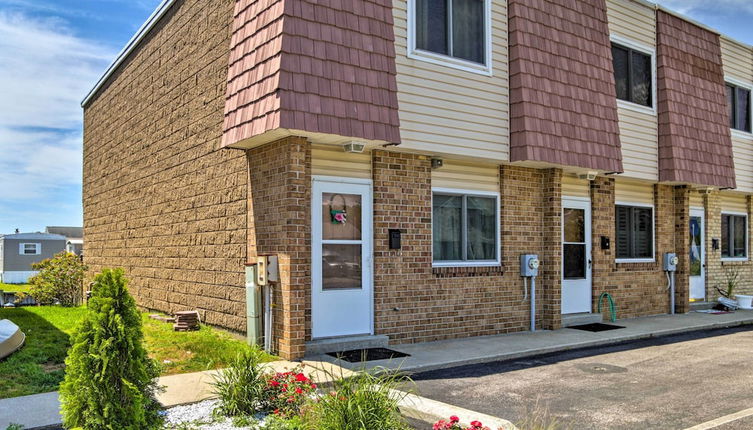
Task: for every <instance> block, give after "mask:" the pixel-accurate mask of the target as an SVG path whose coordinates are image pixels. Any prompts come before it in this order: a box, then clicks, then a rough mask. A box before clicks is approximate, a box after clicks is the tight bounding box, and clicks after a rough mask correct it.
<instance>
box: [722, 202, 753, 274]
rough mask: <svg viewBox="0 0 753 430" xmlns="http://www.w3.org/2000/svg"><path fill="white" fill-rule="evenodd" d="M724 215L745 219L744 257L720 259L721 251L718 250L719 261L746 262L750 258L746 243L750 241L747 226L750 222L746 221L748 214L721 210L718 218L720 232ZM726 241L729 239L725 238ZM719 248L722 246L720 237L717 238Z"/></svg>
mask: <svg viewBox="0 0 753 430" xmlns="http://www.w3.org/2000/svg"><path fill="white" fill-rule="evenodd" d="M724 215H732V216H741V217H744V218H745V257H722V256H721V255H722V252H723V250H722V249H720V252H719V256H720V258H721V260H722V261H730V262H731V261H748V259H749V258H750V252H749V251H750V250H749V248H750V245H749V243H748V241H750V224H748V223H749V222H750V220H749V219H748V214H747V213H745V212H736V211H725V210H722V212H721V215H720V216H719V229H720V231H721V228H722V217H723V216H724ZM727 240H729V238H727ZM719 246H720V247H721V246H722V238H721V237H720V238H719Z"/></svg>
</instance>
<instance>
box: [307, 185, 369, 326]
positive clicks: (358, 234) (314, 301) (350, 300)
mask: <svg viewBox="0 0 753 430" xmlns="http://www.w3.org/2000/svg"><path fill="white" fill-rule="evenodd" d="M312 194H313V196H312V197H313V204H312V228H311V231H312V241H311V247H312V260H311V280H312V281H311V283H312V285H311V287H312V288H311V334H312V337H313V338H324V337H334V336H348V335H358V334H371V333H372V332H373V328H372V326H373V324H372V314H373V309H374V306H373V303H372V283H373V280H372V244H371V239H372V233H371V231H372V229H371V225H372V215H371V185H370V183H368V182H365V181H359V180H357V179H347V178H343V179H342V180H341V181H340V180H338V179H330V180H325V179H322V178H315V179H314V185H313V193H312Z"/></svg>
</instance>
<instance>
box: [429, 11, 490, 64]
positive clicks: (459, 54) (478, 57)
mask: <svg viewBox="0 0 753 430" xmlns="http://www.w3.org/2000/svg"><path fill="white" fill-rule="evenodd" d="M414 1H415V15H414V16H415V38H416V41H415V47H416V49H419V50H422V51H427V52H432V53H435V54H440V55H444V56H447V57H452V58H457V59H460V60H465V61H470V62H472V63H478V64H482V65H484V64H486V62H487V58H486V57H487V55H486V50H487V35H486V28H487V24H486V22H487V18H488V17H487V16H486V10H487V5H486V2H487V1H489V0H414Z"/></svg>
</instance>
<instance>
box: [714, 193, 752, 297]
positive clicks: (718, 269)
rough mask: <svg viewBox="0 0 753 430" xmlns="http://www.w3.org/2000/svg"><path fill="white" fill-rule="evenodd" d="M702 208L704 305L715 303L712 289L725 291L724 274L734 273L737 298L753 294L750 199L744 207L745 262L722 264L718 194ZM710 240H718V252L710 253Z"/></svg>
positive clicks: (719, 201) (720, 205)
mask: <svg viewBox="0 0 753 430" xmlns="http://www.w3.org/2000/svg"><path fill="white" fill-rule="evenodd" d="M704 201H705V206H706V298H707V300H708V301H716V299H717V298H719V296H720V294H719V293H718V292H717V290H716V288H714V287H719V288H720V289H722V290H726V288H727V273H728V272H730V273H732V272H735V271H737V272H738V285H737V288H736V290H735V291H736V292H737V293H739V294H753V261H751V258H750V253H751V250H753V239H752V238H753V229H752V228H751V217H750V214H751V213H753V212H752V211H753V207H752V205H753V202H752V201H751V196H748V198H747V204H748V261H722V258H721V257H722V253H721V246H722V239H721V237H722V236H721V234H722V232H721V229H722V203H721V196H720V193H719V192H718V191H714V192H712V193H710V194H707V195H706V196H705V200H704ZM712 239H719V247H720V249H717V250H713V249H712V243H711V240H712Z"/></svg>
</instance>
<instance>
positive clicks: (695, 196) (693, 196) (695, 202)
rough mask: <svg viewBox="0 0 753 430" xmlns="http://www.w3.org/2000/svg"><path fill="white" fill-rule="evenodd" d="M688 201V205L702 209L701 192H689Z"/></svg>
mask: <svg viewBox="0 0 753 430" xmlns="http://www.w3.org/2000/svg"><path fill="white" fill-rule="evenodd" d="M689 201H690V207H694V208H702V209H703V208H704V204H703V194H701V193H700V192H698V191H691V192H690V197H689Z"/></svg>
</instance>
